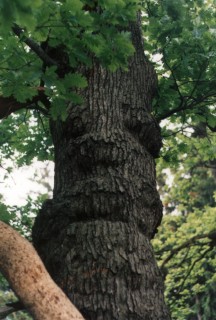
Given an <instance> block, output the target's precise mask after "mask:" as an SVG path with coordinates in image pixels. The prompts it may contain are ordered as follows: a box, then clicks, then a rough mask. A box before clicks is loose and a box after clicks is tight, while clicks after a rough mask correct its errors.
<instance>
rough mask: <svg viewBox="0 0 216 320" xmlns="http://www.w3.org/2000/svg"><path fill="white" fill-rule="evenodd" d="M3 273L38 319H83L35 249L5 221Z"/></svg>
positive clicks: (0, 230)
mask: <svg viewBox="0 0 216 320" xmlns="http://www.w3.org/2000/svg"><path fill="white" fill-rule="evenodd" d="M0 270H1V272H2V273H3V275H4V276H5V277H6V279H7V280H8V281H9V283H10V285H11V287H12V288H13V290H14V291H15V293H16V294H17V296H18V297H19V299H20V300H21V301H22V302H23V304H24V306H25V307H26V309H27V310H28V311H29V312H30V313H31V314H32V316H33V317H34V319H35V320H50V319H52V320H57V319H58V320H72V319H80V320H81V319H82V320H84V318H83V317H82V315H81V314H80V312H79V311H78V310H77V309H76V307H75V306H74V305H73V304H72V303H71V302H70V300H69V299H68V298H67V297H66V295H65V294H64V293H63V292H62V291H61V289H60V288H59V287H58V286H57V285H56V284H55V283H54V281H53V280H52V279H51V277H50V276H49V274H48V272H47V271H46V269H45V267H44V265H43V263H42V261H41V259H40V258H39V256H38V254H37V253H36V251H35V249H34V248H33V246H32V245H31V244H30V243H29V242H28V241H27V240H26V239H25V238H23V237H22V236H21V235H20V234H18V233H17V232H16V231H15V230H13V229H12V228H11V227H9V226H8V225H6V224H5V223H3V222H0Z"/></svg>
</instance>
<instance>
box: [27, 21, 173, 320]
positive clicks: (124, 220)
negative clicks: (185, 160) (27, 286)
mask: <svg viewBox="0 0 216 320" xmlns="http://www.w3.org/2000/svg"><path fill="white" fill-rule="evenodd" d="M131 32H132V39H133V43H134V46H135V49H136V53H135V54H134V56H133V58H131V60H130V62H129V69H128V71H127V72H126V71H122V70H118V71H117V72H115V73H110V72H108V71H106V70H105V69H104V68H102V67H101V65H100V64H99V63H98V62H97V61H96V60H94V61H93V66H92V68H91V69H88V70H87V69H86V68H84V67H83V69H82V71H83V73H84V75H85V76H86V77H87V79H88V88H87V89H85V90H84V92H82V94H83V96H84V99H85V103H84V104H83V105H82V106H72V105H71V106H70V108H69V111H68V118H67V120H66V121H65V122H61V121H55V122H54V121H52V122H51V132H52V137H53V142H54V147H55V186H54V195H53V199H52V200H48V201H46V202H45V203H44V205H43V208H42V210H41V212H40V214H39V216H38V217H37V219H36V222H35V226H34V228H33V239H34V243H35V246H36V248H37V250H38V252H39V253H40V255H41V256H42V258H43V261H44V263H45V265H46V267H47V268H48V270H49V272H50V273H51V275H52V277H53V278H54V280H55V281H56V282H57V283H58V284H59V285H60V287H61V288H62V289H63V290H64V291H65V292H66V294H67V295H68V296H69V297H70V299H71V301H72V302H73V303H74V304H75V305H76V306H77V308H78V309H79V310H80V311H81V313H82V314H83V316H84V317H85V319H89V320H90V319H91V320H99V319H100V320H106V319H107V320H112V319H113V320H114V319H116V320H117V319H118V320H127V319H130V320H138V319H142V320H143V319H145V320H147V319H148V320H156V319H157V320H168V319H170V316H169V312H168V310H167V308H166V306H165V303H164V299H163V289H164V288H163V282H162V279H161V275H160V272H159V269H158V267H157V264H156V261H155V258H154V254H153V249H152V246H151V243H150V239H151V238H152V237H153V236H154V234H155V232H156V229H157V226H158V225H159V224H160V221H161V217H162V205H161V201H160V199H159V196H158V192H157V189H156V177H155V162H154V158H155V157H156V156H158V153H159V150H160V147H161V136H160V129H159V127H158V125H157V123H156V122H155V120H154V119H153V117H152V116H151V114H150V111H151V101H152V98H153V94H154V91H155V87H156V76H155V72H154V70H153V67H152V66H151V64H150V63H149V62H148V61H147V59H146V57H145V55H144V49H143V43H142V38H141V32H140V28H139V22H137V23H134V24H133V25H132V26H131Z"/></svg>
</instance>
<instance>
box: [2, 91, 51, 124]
mask: <svg viewBox="0 0 216 320" xmlns="http://www.w3.org/2000/svg"><path fill="white" fill-rule="evenodd" d="M39 101H41V102H42V103H43V104H44V105H45V108H42V107H40V106H36V104H37V103H38V102H39ZM34 104H35V106H33V105H34ZM49 107H50V102H49V100H48V98H47V96H46V95H45V93H44V91H42V90H39V91H38V95H37V96H35V97H33V98H32V100H27V101H26V102H23V103H21V102H18V101H17V100H16V99H15V98H14V97H13V96H11V97H1V96H0V119H3V118H7V117H8V116H9V115H10V114H11V113H13V112H15V111H18V110H21V109H24V108H26V109H36V110H38V111H40V112H41V113H43V114H45V115H48V109H49Z"/></svg>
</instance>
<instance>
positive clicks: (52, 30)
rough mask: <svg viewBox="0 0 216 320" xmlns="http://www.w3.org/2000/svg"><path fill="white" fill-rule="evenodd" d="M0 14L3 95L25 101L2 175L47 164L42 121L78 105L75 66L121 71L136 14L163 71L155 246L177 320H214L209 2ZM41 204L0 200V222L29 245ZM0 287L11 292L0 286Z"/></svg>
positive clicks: (36, 4)
mask: <svg viewBox="0 0 216 320" xmlns="http://www.w3.org/2000/svg"><path fill="white" fill-rule="evenodd" d="M0 8H1V10H0V21H1V23H0V61H1V62H0V95H1V96H4V97H11V95H13V96H14V97H15V98H16V100H17V101H18V102H20V103H21V104H22V103H23V104H24V103H25V102H26V101H27V100H28V101H29V100H31V101H32V103H31V104H30V107H29V108H28V109H27V110H19V111H18V112H16V113H15V114H12V115H10V117H7V118H6V119H4V120H2V121H1V124H0V126H1V129H0V130H1V131H0V148H1V149H0V164H1V166H2V167H3V168H4V170H6V171H7V172H10V170H11V168H7V163H6V162H5V160H4V159H7V158H10V159H11V160H12V161H13V162H14V164H15V165H17V166H22V165H26V164H27V165H30V164H31V163H32V161H33V159H35V158H37V159H38V160H40V161H44V160H52V158H53V154H52V152H53V149H52V142H51V139H50V135H49V124H48V120H49V117H53V118H55V119H56V118H57V117H60V118H61V119H63V120H64V119H65V116H66V111H67V107H68V101H70V103H76V104H79V103H82V96H81V92H82V88H84V87H85V86H86V84H87V82H86V79H85V76H84V75H83V72H81V71H82V70H81V66H85V69H86V70H89V69H90V68H91V64H92V59H91V57H92V55H94V56H96V57H97V59H98V61H99V62H100V63H101V64H102V65H103V66H104V67H106V68H108V69H109V70H110V71H111V72H113V71H115V70H117V68H119V67H121V68H123V69H125V70H127V61H128V58H129V57H130V56H131V55H132V54H133V52H134V49H133V46H132V44H131V42H130V34H129V33H128V31H125V30H126V26H127V24H128V21H133V20H134V19H135V17H136V11H137V9H141V10H142V12H143V14H142V19H143V35H144V41H145V50H146V55H147V56H148V57H149V58H150V59H151V60H152V63H153V64H154V66H155V69H156V71H157V74H158V90H157V92H156V95H155V100H154V105H153V114H154V115H155V117H156V119H157V120H158V122H159V123H160V124H161V125H162V134H163V143H164V146H163V150H162V152H161V158H160V159H159V160H158V163H157V166H158V185H159V189H160V191H161V195H162V199H163V203H164V207H165V213H166V216H165V218H164V222H163V224H162V226H161V228H160V230H159V234H158V236H157V238H156V239H155V240H154V246H155V250H156V254H157V257H158V260H159V262H160V265H161V268H162V272H163V275H164V277H165V278H166V297H167V301H168V303H169V305H170V308H171V311H172V315H173V319H178V320H181V319H182V320H183V319H184V320H185V319H187V320H194V319H198V316H201V319H202V320H211V319H214V318H215V317H216V309H215V305H216V301H215V298H214V296H215V293H216V278H215V275H214V273H215V268H216V261H215V252H214V248H215V234H214V231H215V225H216V220H215V195H214V191H215V187H216V173H215V172H216V162H215V153H216V147H215V146H216V141H215V139H216V138H215V136H214V132H215V131H216V109H215V104H216V78H215V74H216V59H215V57H216V28H215V19H216V9H215V8H216V7H215V1H214V0H195V1H194V0H162V1H159V0H149V1H135V0H134V1H129V0H121V1H114V0H98V1H88V0H61V1H51V0H46V1H41V0H37V1H33V2H32V1H24V2H23V1H21V0H13V1H10V2H8V1H6V0H1V1H0ZM59 50H60V52H61V54H63V55H64V57H65V61H66V62H67V63H65V65H64V64H63V65H59V57H58V52H59ZM68 62H69V66H70V68H69V69H67V70H65V67H66V65H68ZM39 94H40V95H43V99H42V100H43V103H41V102H40V103H38V102H37V96H38V95H39ZM50 106H51V107H50ZM170 176H171V177H170ZM41 200H43V199H38V201H36V203H32V200H31V199H29V201H28V202H27V205H26V207H23V208H17V207H13V208H8V207H7V206H6V204H4V202H3V200H2V201H1V204H0V208H1V220H4V221H8V222H10V223H11V224H13V225H14V226H15V227H17V228H18V229H19V230H20V231H21V232H23V234H25V235H26V236H29V231H30V227H31V224H32V217H33V216H34V214H36V211H37V209H38V206H39V204H40V203H41V202H40V201H41ZM29 212H30V213H31V215H30V216H29V214H28V213H29ZM170 256H171V257H170ZM169 257H170V258H169ZM1 289H2V290H7V289H8V287H7V285H6V284H5V283H4V280H2V281H1ZM4 292H5V291H4ZM5 297H9V296H8V295H4V298H5ZM11 319H13V318H12V317H11ZM16 319H25V318H24V316H23V315H21V316H20V318H19V316H17V317H16Z"/></svg>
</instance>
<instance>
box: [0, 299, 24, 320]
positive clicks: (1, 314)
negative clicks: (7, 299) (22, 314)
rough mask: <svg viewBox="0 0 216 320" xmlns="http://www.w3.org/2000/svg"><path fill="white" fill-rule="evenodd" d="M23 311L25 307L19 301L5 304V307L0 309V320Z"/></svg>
mask: <svg viewBox="0 0 216 320" xmlns="http://www.w3.org/2000/svg"><path fill="white" fill-rule="evenodd" d="M24 309H25V307H24V305H23V304H22V303H21V302H20V301H16V302H12V303H7V304H6V305H5V306H2V307H0V319H5V318H6V317H7V316H8V315H9V314H11V313H14V312H17V311H21V310H24Z"/></svg>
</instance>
